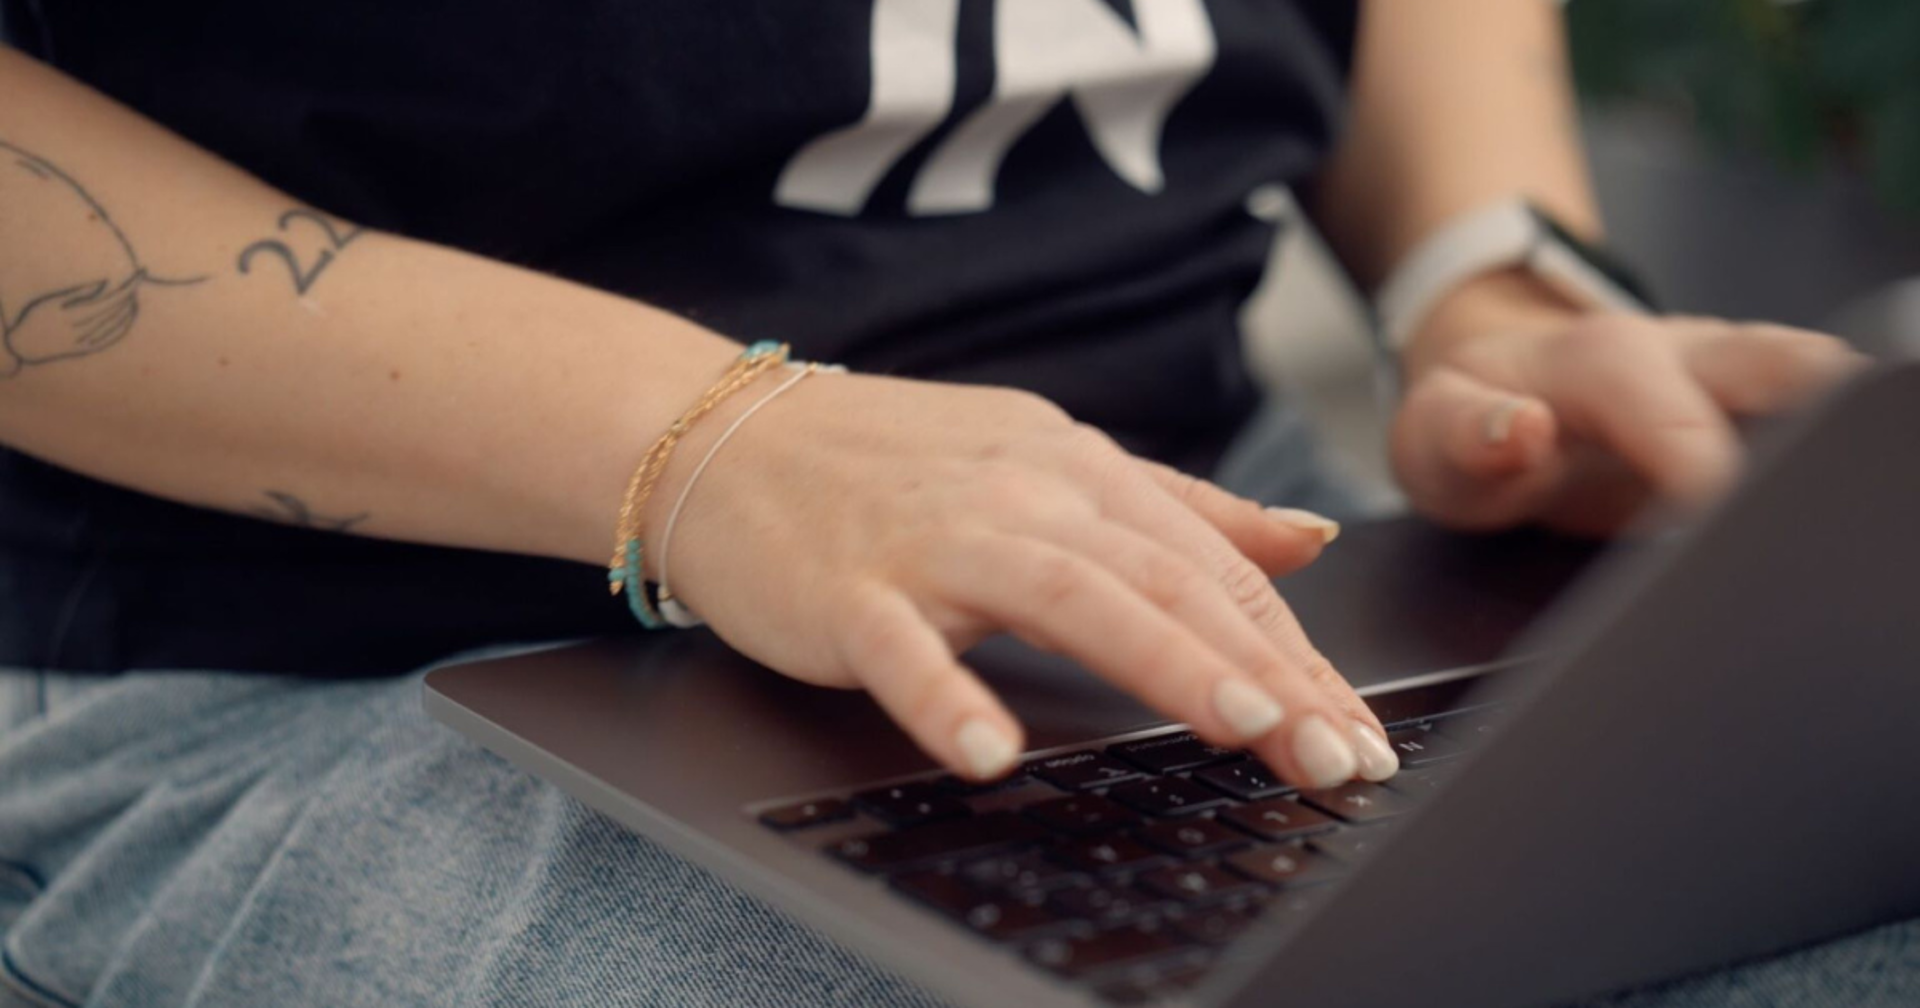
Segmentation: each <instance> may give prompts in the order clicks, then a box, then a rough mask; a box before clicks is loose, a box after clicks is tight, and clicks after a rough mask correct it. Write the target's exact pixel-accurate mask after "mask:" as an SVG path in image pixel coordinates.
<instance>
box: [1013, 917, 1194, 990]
mask: <svg viewBox="0 0 1920 1008" xmlns="http://www.w3.org/2000/svg"><path fill="white" fill-rule="evenodd" d="M1191 947H1192V946H1190V945H1189V944H1188V943H1187V942H1186V940H1185V939H1184V938H1183V937H1182V936H1181V935H1178V934H1176V933H1174V932H1173V931H1172V930H1171V929H1169V928H1167V927H1166V926H1164V925H1162V924H1159V923H1158V922H1153V921H1143V922H1141V923H1138V924H1129V925H1126V926H1124V927H1117V928H1109V929H1107V930H1105V931H1096V932H1094V933H1093V934H1090V935H1080V936H1071V937H1060V938H1048V939H1046V940H1044V941H1040V942H1037V943H1035V944H1034V945H1032V946H1030V947H1029V948H1028V949H1027V957H1028V958H1030V959H1032V960H1033V961H1034V962H1036V963H1038V964H1040V965H1041V966H1044V967H1046V968H1047V969H1050V970H1053V971H1054V972H1055V973H1059V974H1061V975H1062V976H1066V977H1070V978H1078V977H1082V976H1086V975H1087V974H1089V973H1092V972H1095V971H1096V970H1103V969H1113V968H1117V967H1120V966H1124V965H1127V964H1130V963H1140V962H1147V961H1149V960H1153V959H1158V958H1161V957H1172V956H1175V955H1177V954H1179V953H1181V952H1183V951H1185V950H1187V949H1190V948H1191Z"/></svg>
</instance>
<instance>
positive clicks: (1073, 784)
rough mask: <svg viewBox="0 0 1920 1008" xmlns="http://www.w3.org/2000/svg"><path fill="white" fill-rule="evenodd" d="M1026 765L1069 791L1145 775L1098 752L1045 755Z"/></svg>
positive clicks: (1101, 785)
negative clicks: (1044, 757) (1043, 757)
mask: <svg viewBox="0 0 1920 1008" xmlns="http://www.w3.org/2000/svg"><path fill="white" fill-rule="evenodd" d="M1027 769H1028V770H1030V771H1032V772H1033V775H1034V776H1036V777H1039V778H1041V779H1042V780H1045V781H1046V782H1048V783H1049V784H1052V785H1053V786H1055V787H1058V788H1064V789H1066V790H1068V791H1085V790H1087V789H1089V788H1097V787H1107V786H1108V785H1111V784H1120V783H1123V782H1125V781H1130V780H1138V779H1139V778H1140V777H1142V776H1143V775H1142V774H1141V773H1140V771H1138V770H1135V769H1134V768H1133V767H1130V766H1128V765H1127V764H1125V763H1122V762H1120V761H1119V760H1117V759H1114V758H1113V757H1111V756H1108V755H1105V754H1104V753H1097V752H1077V753H1066V754H1064V755H1061V756H1049V757H1047V758H1046V759H1040V760H1034V761H1033V762H1032V763H1031V764H1029V765H1028V767H1027Z"/></svg>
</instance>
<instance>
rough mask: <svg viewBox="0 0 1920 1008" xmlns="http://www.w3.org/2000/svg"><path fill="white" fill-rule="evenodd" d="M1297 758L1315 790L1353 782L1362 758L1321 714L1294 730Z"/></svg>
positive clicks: (1307, 781) (1308, 719)
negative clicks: (1356, 754) (1355, 753)
mask: <svg viewBox="0 0 1920 1008" xmlns="http://www.w3.org/2000/svg"><path fill="white" fill-rule="evenodd" d="M1293 758H1294V760H1295V761H1296V762H1298V763H1299V764H1300V772H1301V773H1303V774H1305V775H1306V778H1307V780H1306V783H1307V784H1308V785H1310V786H1312V787H1317V788H1330V787H1338V786H1339V785H1341V784H1345V783H1346V782H1348V781H1350V780H1352V779H1353V774H1354V771H1355V770H1358V769H1359V762H1360V761H1359V758H1358V757H1356V756H1354V754H1353V746H1352V745H1350V744H1348V742H1347V740H1346V739H1344V738H1341V737H1340V733H1339V732H1338V731H1336V730H1334V727H1333V726H1332V725H1330V724H1328V723H1327V719H1326V718H1323V717H1321V716H1320V715H1318V714H1315V715H1313V716H1312V717H1309V718H1307V719H1306V720H1305V721H1302V722H1300V727H1298V728H1295V729H1294V730H1293Z"/></svg>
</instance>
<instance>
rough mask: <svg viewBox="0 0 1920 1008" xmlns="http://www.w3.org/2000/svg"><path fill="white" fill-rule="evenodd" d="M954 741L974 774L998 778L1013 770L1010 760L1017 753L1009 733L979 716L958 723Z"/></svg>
mask: <svg viewBox="0 0 1920 1008" xmlns="http://www.w3.org/2000/svg"><path fill="white" fill-rule="evenodd" d="M954 741H956V742H958V743H959V744H960V755H961V756H962V757H964V758H965V759H966V761H967V769H969V770H972V771H973V775H974V776H975V777H981V778H991V777H998V776H1000V775H1001V774H1003V773H1006V772H1007V771H1008V770H1009V769H1012V767H1013V761H1014V760H1015V759H1017V758H1018V757H1019V756H1020V750H1019V748H1018V747H1016V746H1015V745H1014V744H1013V737H1012V736H1010V735H1008V734H1007V733H1006V732H1004V731H1002V730H1001V729H1000V728H999V727H998V726H996V725H995V724H993V723H992V722H990V721H986V720H983V719H981V718H972V719H970V720H969V721H967V723H966V724H963V725H961V726H960V731H959V732H957V733H956V734H955V735H954Z"/></svg>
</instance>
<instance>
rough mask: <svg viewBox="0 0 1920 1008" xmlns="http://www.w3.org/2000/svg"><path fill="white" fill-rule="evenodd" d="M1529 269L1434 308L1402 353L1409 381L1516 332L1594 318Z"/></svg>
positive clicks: (1489, 277) (1470, 286) (1499, 275)
mask: <svg viewBox="0 0 1920 1008" xmlns="http://www.w3.org/2000/svg"><path fill="white" fill-rule="evenodd" d="M1589 311H1590V309H1587V308H1583V307H1580V306H1579V305H1576V304H1574V303H1573V302H1572V301H1570V300H1568V299H1567V298H1566V297H1565V296H1563V295H1561V294H1559V293H1557V292H1555V291H1554V289H1553V288H1552V287H1551V286H1549V285H1548V284H1546V283H1545V282H1543V281H1542V280H1540V279H1539V278H1538V277H1536V276H1534V275H1533V274H1532V273H1531V272H1529V271H1527V270H1526V269H1524V268H1520V267H1515V268H1512V269H1504V270H1498V271H1495V272H1492V273H1486V274H1482V275H1480V276H1477V277H1475V278H1473V279H1472V280H1469V281H1467V282H1466V283H1463V284H1461V285H1460V286H1459V287H1457V288H1455V289H1454V290H1453V291H1451V292H1450V293H1448V295H1447V296H1446V297H1445V298H1444V299H1443V300H1441V301H1440V302H1439V303H1438V304H1437V305H1435V306H1434V308H1433V310H1432V311H1431V312H1429V313H1428V314H1427V316H1426V319H1425V320H1424V321H1423V322H1422V323H1421V325H1420V328H1419V329H1417V330H1415V331H1414V332H1413V334H1412V335H1411V337H1409V338H1408V340H1407V343H1406V346H1405V347H1404V348H1402V350H1401V351H1400V366H1401V371H1402V373H1403V374H1404V375H1405V376H1406V377H1407V379H1408V380H1409V382H1411V380H1412V379H1413V378H1414V377H1416V376H1417V375H1419V374H1420V373H1421V372H1423V371H1425V370H1426V369H1427V368H1429V367H1431V366H1433V365H1434V364H1435V363H1438V362H1440V361H1444V360H1448V359H1450V358H1453V357H1454V356H1455V355H1457V354H1459V353H1461V352H1463V350H1465V349H1466V348H1467V347H1468V346H1470V345H1472V344H1473V343H1474V342H1476V341H1478V340H1481V339H1485V338H1487V337H1489V336H1504V335H1512V334H1513V333H1514V332H1516V331H1526V330H1544V329H1549V328H1553V327H1555V326H1558V325H1565V324H1567V323H1569V322H1571V321H1573V320H1574V319H1577V318H1580V317H1581V316H1583V315H1586V314H1588V313H1589Z"/></svg>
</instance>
